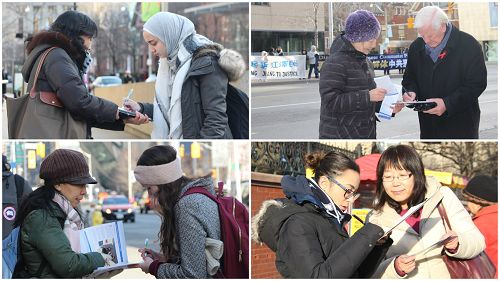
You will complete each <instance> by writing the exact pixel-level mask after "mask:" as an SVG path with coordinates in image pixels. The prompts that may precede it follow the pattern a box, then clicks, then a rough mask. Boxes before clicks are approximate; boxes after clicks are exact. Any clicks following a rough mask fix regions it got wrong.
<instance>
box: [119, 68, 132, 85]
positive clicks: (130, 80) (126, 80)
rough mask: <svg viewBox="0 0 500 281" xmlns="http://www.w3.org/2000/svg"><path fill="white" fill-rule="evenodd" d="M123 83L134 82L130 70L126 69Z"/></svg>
mask: <svg viewBox="0 0 500 281" xmlns="http://www.w3.org/2000/svg"><path fill="white" fill-rule="evenodd" d="M122 80H123V84H128V83H134V82H135V81H134V77H132V75H131V74H130V71H126V72H125V75H124V76H123V79H122Z"/></svg>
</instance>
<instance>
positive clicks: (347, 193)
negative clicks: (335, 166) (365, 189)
mask: <svg viewBox="0 0 500 281" xmlns="http://www.w3.org/2000/svg"><path fill="white" fill-rule="evenodd" d="M326 178H327V179H329V180H330V181H331V182H333V183H335V184H336V185H338V186H339V187H340V188H342V190H344V191H345V193H344V199H345V200H349V199H351V198H354V200H356V199H358V197H359V194H358V193H356V192H354V191H352V190H351V189H350V188H347V187H345V186H344V185H342V184H341V183H340V182H338V181H337V180H335V179H334V178H332V177H330V176H326Z"/></svg>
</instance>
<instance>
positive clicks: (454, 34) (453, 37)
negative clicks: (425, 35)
mask: <svg viewBox="0 0 500 281" xmlns="http://www.w3.org/2000/svg"><path fill="white" fill-rule="evenodd" d="M459 32H460V30H459V29H458V28H456V27H455V26H454V25H453V24H452V25H451V33H450V38H449V39H448V43H446V45H445V46H444V48H443V50H442V51H441V53H443V52H450V51H452V50H453V49H455V48H456V47H457V45H458V35H459ZM416 40H420V44H421V46H420V48H419V51H420V52H422V53H423V54H424V55H425V42H424V39H422V37H418V38H417V39H416ZM443 40H444V39H443ZM443 59H444V57H443ZM441 60H442V59H439V60H438V62H439V61H441Z"/></svg>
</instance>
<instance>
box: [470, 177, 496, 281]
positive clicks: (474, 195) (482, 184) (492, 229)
mask: <svg viewBox="0 0 500 281" xmlns="http://www.w3.org/2000/svg"><path fill="white" fill-rule="evenodd" d="M462 194H463V195H464V197H465V200H467V207H468V208H469V211H470V212H471V213H472V215H473V217H472V221H473V222H474V224H475V225H476V226H477V228H478V229H479V231H481V233H482V234H483V235H484V239H485V242H486V249H485V252H486V254H487V255H488V257H489V258H490V259H491V261H492V262H493V264H494V265H495V268H496V269H497V273H496V275H495V278H497V277H498V180H497V178H494V177H491V176H485V175H478V176H475V177H473V178H472V179H471V180H470V181H469V183H468V184H467V186H466V187H465V188H464V190H463V191H462Z"/></svg>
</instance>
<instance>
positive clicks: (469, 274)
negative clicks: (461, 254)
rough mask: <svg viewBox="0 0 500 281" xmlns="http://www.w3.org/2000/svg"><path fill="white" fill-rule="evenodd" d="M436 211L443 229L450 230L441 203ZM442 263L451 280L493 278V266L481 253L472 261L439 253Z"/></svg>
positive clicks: (494, 271) (483, 253)
mask: <svg viewBox="0 0 500 281" xmlns="http://www.w3.org/2000/svg"><path fill="white" fill-rule="evenodd" d="M438 211H439V214H440V215H441V219H442V220H443V225H444V228H445V229H449V230H451V225H450V221H449V220H448V215H447V214H446V210H445V209H444V208H443V204H442V202H441V203H439V205H438ZM447 226H448V227H447ZM441 254H442V257H443V261H444V263H445V264H446V267H447V268H448V271H449V272H450V277H451V278H453V279H493V278H495V273H496V269H495V265H493V263H492V262H491V260H490V258H489V257H488V255H486V253H485V252H484V251H483V252H481V253H480V254H479V255H477V256H476V257H474V258H472V259H458V258H454V257H450V256H448V255H446V253H445V252H444V249H443V252H442V253H441Z"/></svg>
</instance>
